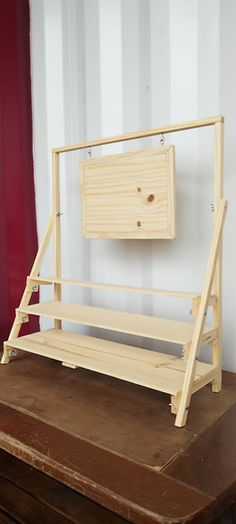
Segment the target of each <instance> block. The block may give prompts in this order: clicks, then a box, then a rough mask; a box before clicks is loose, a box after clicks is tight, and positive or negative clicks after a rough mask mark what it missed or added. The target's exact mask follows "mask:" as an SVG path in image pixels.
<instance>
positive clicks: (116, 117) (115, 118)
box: [99, 0, 123, 153]
mask: <svg viewBox="0 0 236 524" xmlns="http://www.w3.org/2000/svg"><path fill="white" fill-rule="evenodd" d="M99 6H100V68H101V121H102V125H101V127H102V135H103V136H109V135H112V134H119V133H122V130H123V107H122V41H121V1H120V0H100V2H99ZM110 150H111V148H109V146H107V147H104V148H103V151H104V153H106V152H107V153H109V152H110ZM113 150H114V151H117V152H118V151H122V150H123V146H122V144H116V145H114V146H113Z"/></svg>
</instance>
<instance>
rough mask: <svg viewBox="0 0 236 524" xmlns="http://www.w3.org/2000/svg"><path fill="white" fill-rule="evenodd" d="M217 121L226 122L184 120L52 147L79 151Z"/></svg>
mask: <svg viewBox="0 0 236 524" xmlns="http://www.w3.org/2000/svg"><path fill="white" fill-rule="evenodd" d="M217 122H224V117H223V116H214V117H210V118H204V119H200V120H192V121H191V122H183V123H181V124H174V125H170V126H165V127H160V128H154V129H148V130H146V131H136V132H132V133H127V134H123V135H116V136H111V137H108V138H102V139H98V140H90V141H86V142H80V144H75V145H71V146H63V147H56V148H53V149H52V153H55V154H59V153H68V152H70V151H78V150H80V149H86V148H89V147H96V146H103V145H106V144H114V143H117V142H126V141H127V140H136V139H139V138H145V137H150V136H155V135H161V134H162V133H176V132H178V131H186V130H187V129H196V128H198V127H207V126H213V125H215V124H216V123H217Z"/></svg>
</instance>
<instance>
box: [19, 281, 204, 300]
mask: <svg viewBox="0 0 236 524" xmlns="http://www.w3.org/2000/svg"><path fill="white" fill-rule="evenodd" d="M34 283H35V285H50V284H62V285H63V284H65V285H69V286H79V287H88V288H100V289H111V290H113V291H125V292H127V293H140V294H143V295H158V296H167V297H175V298H189V299H199V297H200V293H194V292H191V291H169V290H164V289H155V288H154V289H151V288H142V287H133V286H123V285H119V284H107V283H102V282H91V281H89V280H69V279H66V278H65V279H62V278H53V277H51V278H50V277H48V278H46V277H45V278H44V277H40V276H39V277H32V278H31V277H28V285H29V286H30V285H31V286H32V284H34ZM211 298H212V300H214V296H213V295H212V297H211Z"/></svg>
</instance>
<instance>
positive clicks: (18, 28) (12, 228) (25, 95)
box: [0, 0, 38, 340]
mask: <svg viewBox="0 0 236 524" xmlns="http://www.w3.org/2000/svg"><path fill="white" fill-rule="evenodd" d="M36 252H37V232H36V217H35V195H34V180H33V157H32V115H31V88H30V47H29V4H28V1H27V0H0V340H6V339H7V337H8V334H9V331H10V328H11V324H12V321H13V319H14V310H15V308H16V307H18V305H19V302H20V298H21V295H22V292H23V290H24V286H25V279H26V276H27V274H29V272H30V268H31V265H32V263H33V259H34V257H35V254H36ZM35 298H37V297H35ZM37 328H38V320H37V319H33V320H32V324H31V330H32V329H33V330H35V329H37ZM27 329H29V326H28V327H27V328H26V331H27ZM24 330H25V329H24Z"/></svg>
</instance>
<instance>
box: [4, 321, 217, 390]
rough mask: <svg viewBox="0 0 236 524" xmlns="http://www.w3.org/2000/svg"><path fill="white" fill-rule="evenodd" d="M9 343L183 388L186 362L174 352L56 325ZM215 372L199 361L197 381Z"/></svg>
mask: <svg viewBox="0 0 236 524" xmlns="http://www.w3.org/2000/svg"><path fill="white" fill-rule="evenodd" d="M9 345H10V346H11V347H13V348H15V349H21V350H24V351H27V352H30V353H36V354H38V355H42V356H46V357H49V358H53V359H55V360H59V361H61V362H66V363H67V364H70V365H73V366H77V367H82V368H86V369H89V370H92V371H96V372H99V373H103V374H106V375H110V376H112V377H115V378H118V379H122V380H127V381H129V382H133V383H135V384H139V385H141V386H145V387H148V388H151V389H155V390H158V391H162V392H164V393H169V394H170V395H176V394H177V393H178V392H179V391H181V389H182V384H183V378H184V372H185V366H186V362H185V361H184V360H183V359H179V358H177V357H175V356H173V355H166V354H163V353H158V352H156V351H150V350H146V349H142V348H137V347H134V346H127V345H124V344H119V343H117V342H111V341H108V340H102V339H97V338H94V337H89V336H86V335H82V334H80V333H70V332H67V331H63V330H57V329H51V330H48V331H42V332H38V333H33V334H31V335H26V336H23V337H19V338H17V339H15V340H11V341H9ZM213 373H214V367H213V366H212V365H211V364H205V363H203V362H198V363H197V370H196V376H195V381H196V385H197V382H198V381H202V380H204V376H208V375H209V374H213ZM195 389H198V388H197V387H196V388H195Z"/></svg>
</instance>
